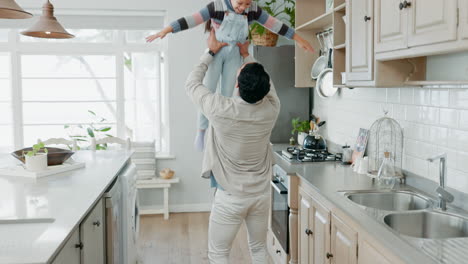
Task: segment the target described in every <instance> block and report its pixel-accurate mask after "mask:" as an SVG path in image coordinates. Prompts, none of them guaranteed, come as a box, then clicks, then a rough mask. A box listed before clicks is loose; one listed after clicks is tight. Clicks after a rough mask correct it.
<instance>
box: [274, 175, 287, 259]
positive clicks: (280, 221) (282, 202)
mask: <svg viewBox="0 0 468 264" xmlns="http://www.w3.org/2000/svg"><path fill="white" fill-rule="evenodd" d="M271 230H272V231H273V234H274V235H275V237H276V239H278V241H279V242H280V244H281V246H282V247H283V249H284V251H285V252H286V253H289V207H288V189H287V188H286V187H284V185H283V184H282V183H281V182H279V181H277V180H272V181H271Z"/></svg>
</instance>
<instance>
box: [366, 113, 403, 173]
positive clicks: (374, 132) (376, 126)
mask: <svg viewBox="0 0 468 264" xmlns="http://www.w3.org/2000/svg"><path fill="white" fill-rule="evenodd" d="M367 154H368V156H369V170H368V174H369V175H370V176H371V177H377V176H378V171H379V168H380V166H381V164H382V161H383V160H384V158H385V157H386V156H387V158H388V156H389V158H390V159H391V160H392V162H393V165H394V168H395V177H397V178H403V173H402V171H401V168H402V160H403V131H402V129H401V126H400V124H399V123H398V122H397V121H396V120H395V119H393V118H390V117H387V113H386V112H385V116H384V117H382V118H380V119H378V120H377V121H375V122H374V123H373V124H372V126H371V128H370V131H369V141H368V143H367Z"/></svg>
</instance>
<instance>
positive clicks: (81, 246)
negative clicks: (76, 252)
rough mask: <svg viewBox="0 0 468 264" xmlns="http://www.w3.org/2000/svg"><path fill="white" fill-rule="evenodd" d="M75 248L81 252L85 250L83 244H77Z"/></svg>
mask: <svg viewBox="0 0 468 264" xmlns="http://www.w3.org/2000/svg"><path fill="white" fill-rule="evenodd" d="M75 248H79V249H80V250H82V249H83V243H82V242H80V243H79V244H75Z"/></svg>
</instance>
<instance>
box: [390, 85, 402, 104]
mask: <svg viewBox="0 0 468 264" xmlns="http://www.w3.org/2000/svg"><path fill="white" fill-rule="evenodd" d="M387 102H388V103H399V102H400V89H399V88H387Z"/></svg>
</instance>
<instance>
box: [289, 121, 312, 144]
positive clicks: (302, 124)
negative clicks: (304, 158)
mask: <svg viewBox="0 0 468 264" xmlns="http://www.w3.org/2000/svg"><path fill="white" fill-rule="evenodd" d="M291 124H292V128H293V129H292V130H291V134H292V135H293V136H294V135H295V133H296V132H297V144H299V145H302V144H303V142H304V139H305V137H306V136H307V134H308V132H309V130H310V123H309V121H307V120H303V121H301V119H300V118H299V117H297V118H293V119H292V120H291Z"/></svg>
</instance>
